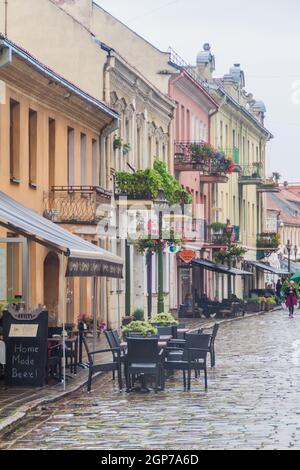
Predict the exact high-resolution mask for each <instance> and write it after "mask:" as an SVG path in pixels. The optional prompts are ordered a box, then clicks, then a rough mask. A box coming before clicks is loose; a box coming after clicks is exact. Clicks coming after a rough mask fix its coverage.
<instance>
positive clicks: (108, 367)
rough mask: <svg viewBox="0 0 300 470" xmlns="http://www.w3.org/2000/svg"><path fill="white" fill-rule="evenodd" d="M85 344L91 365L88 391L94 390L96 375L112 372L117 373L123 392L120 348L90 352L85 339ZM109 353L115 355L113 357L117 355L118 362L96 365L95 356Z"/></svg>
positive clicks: (120, 388)
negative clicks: (93, 381) (93, 383)
mask: <svg viewBox="0 0 300 470" xmlns="http://www.w3.org/2000/svg"><path fill="white" fill-rule="evenodd" d="M83 344H84V347H85V350H86V353H87V356H88V364H89V377H88V382H87V391H88V392H90V391H91V390H92V379H93V375H94V374H96V373H97V372H111V371H113V372H117V374H118V383H119V390H120V391H121V390H122V388H123V383H122V369H121V358H120V353H121V351H120V348H110V349H99V350H97V351H90V350H89V347H88V344H87V340H86V338H84V337H83ZM109 352H111V353H113V355H116V358H117V360H113V362H101V363H95V356H98V355H101V354H105V353H109ZM113 357H115V356H113Z"/></svg>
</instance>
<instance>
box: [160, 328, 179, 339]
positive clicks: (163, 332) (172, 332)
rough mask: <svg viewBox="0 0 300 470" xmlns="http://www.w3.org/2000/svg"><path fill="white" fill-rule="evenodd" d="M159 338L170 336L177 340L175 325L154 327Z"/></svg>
mask: <svg viewBox="0 0 300 470" xmlns="http://www.w3.org/2000/svg"><path fill="white" fill-rule="evenodd" d="M156 328H157V331H158V334H159V336H172V337H173V338H177V325H170V326H156Z"/></svg>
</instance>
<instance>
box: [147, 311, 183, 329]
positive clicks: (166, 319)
mask: <svg viewBox="0 0 300 470" xmlns="http://www.w3.org/2000/svg"><path fill="white" fill-rule="evenodd" d="M151 324H152V325H155V326H172V325H179V322H178V321H177V320H176V318H175V317H173V315H172V314H171V313H169V312H166V313H157V314H156V315H154V317H153V318H152V320H151Z"/></svg>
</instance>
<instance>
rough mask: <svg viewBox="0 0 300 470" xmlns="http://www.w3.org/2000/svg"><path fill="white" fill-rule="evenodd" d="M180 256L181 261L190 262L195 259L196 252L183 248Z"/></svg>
mask: <svg viewBox="0 0 300 470" xmlns="http://www.w3.org/2000/svg"><path fill="white" fill-rule="evenodd" d="M178 256H179V258H180V259H181V261H183V262H184V263H186V264H188V263H191V262H192V261H193V260H194V259H195V257H196V253H195V251H193V250H183V251H181V252H180V253H179V255H178Z"/></svg>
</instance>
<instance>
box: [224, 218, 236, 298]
mask: <svg viewBox="0 0 300 470" xmlns="http://www.w3.org/2000/svg"><path fill="white" fill-rule="evenodd" d="M233 232H234V226H233V225H230V221H229V220H227V225H226V227H225V228H224V235H226V237H227V239H228V244H227V250H228V251H229V252H230V250H231V247H232V235H233ZM228 268H229V270H230V269H231V268H232V259H231V256H229V258H228ZM231 295H232V283H231V274H229V276H228V298H229V299H230V297H231Z"/></svg>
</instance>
